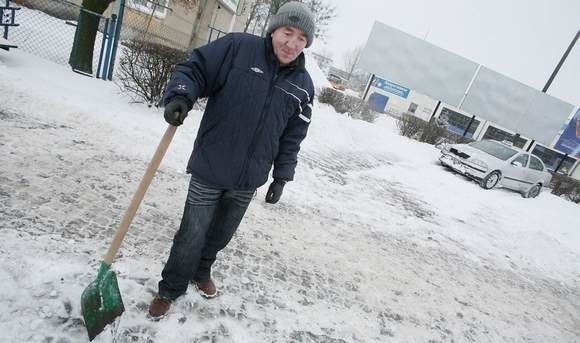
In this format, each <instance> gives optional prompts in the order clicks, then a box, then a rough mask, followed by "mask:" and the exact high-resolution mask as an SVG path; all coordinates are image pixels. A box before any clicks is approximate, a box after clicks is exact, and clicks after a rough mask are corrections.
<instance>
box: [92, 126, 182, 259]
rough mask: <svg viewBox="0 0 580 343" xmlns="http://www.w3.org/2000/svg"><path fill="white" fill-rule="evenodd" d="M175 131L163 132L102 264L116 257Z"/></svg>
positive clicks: (169, 129)
mask: <svg viewBox="0 0 580 343" xmlns="http://www.w3.org/2000/svg"><path fill="white" fill-rule="evenodd" d="M176 129H177V126H173V125H169V126H168V127H167V129H166V130H165V134H164V135H163V138H161V142H159V145H158V146H157V150H156V151H155V155H153V159H151V162H149V166H148V167H147V170H146V171H145V175H143V179H142V180H141V183H139V188H137V191H136V192H135V195H133V199H132V200H131V204H130V205H129V208H128V209H127V211H125V215H124V216H123V220H121V224H119V228H118V229H117V233H116V234H115V238H114V239H113V242H111V246H110V247H109V251H107V254H106V255H105V258H104V259H103V262H105V263H106V264H108V265H111V264H112V263H113V259H114V258H115V255H117V251H119V247H121V243H122V242H123V238H125V234H127V231H128V230H129V225H131V222H132V221H133V218H134V217H135V213H137V209H139V205H141V201H142V200H143V197H144V196H145V192H147V189H148V188H149V185H150V184H151V181H152V180H153V177H154V176H155V172H157V169H158V168H159V164H161V160H162V159H163V156H165V152H167V148H169V143H171V140H172V139H173V136H174V135H175V130H176Z"/></svg>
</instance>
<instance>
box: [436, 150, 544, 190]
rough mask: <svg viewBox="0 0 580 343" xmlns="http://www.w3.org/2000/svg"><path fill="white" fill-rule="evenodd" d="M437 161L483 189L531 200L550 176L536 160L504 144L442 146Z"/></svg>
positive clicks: (540, 161) (528, 154)
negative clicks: (506, 191)
mask: <svg viewBox="0 0 580 343" xmlns="http://www.w3.org/2000/svg"><path fill="white" fill-rule="evenodd" d="M439 161H440V162H441V164H442V165H444V166H446V167H449V168H451V169H453V170H455V171H457V172H459V173H461V174H463V175H466V176H468V177H470V178H472V179H475V180H477V181H479V185H480V186H481V187H483V188H485V189H492V188H494V187H495V186H497V185H498V184H501V186H502V187H505V188H509V189H513V190H516V191H519V192H521V194H522V196H523V197H525V198H535V197H537V196H538V194H540V191H541V190H542V186H547V185H548V184H549V183H550V180H551V179H552V175H551V174H550V173H549V172H548V171H547V170H546V167H545V166H544V163H543V162H542V160H540V159H539V158H538V157H537V156H535V155H532V154H530V153H529V152H526V151H524V150H522V149H519V148H516V147H514V146H513V145H511V144H509V143H505V142H498V141H493V140H482V141H475V142H472V143H469V144H453V145H444V146H443V147H442V148H441V157H439Z"/></svg>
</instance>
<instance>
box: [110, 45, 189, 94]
mask: <svg viewBox="0 0 580 343" xmlns="http://www.w3.org/2000/svg"><path fill="white" fill-rule="evenodd" d="M123 46H124V49H123V54H122V56H121V58H120V63H119V71H118V72H117V78H118V80H119V81H120V83H121V84H120V86H121V88H122V89H123V90H125V91H127V92H129V93H130V94H131V95H132V96H133V97H134V98H136V99H140V100H142V101H144V102H146V103H148V104H149V105H157V104H158V103H159V101H160V100H161V98H162V96H163V92H164V90H165V87H166V86H167V83H168V82H169V78H170V77H171V73H172V72H173V70H174V68H175V65H176V64H177V63H179V62H182V61H184V60H185V59H186V57H187V53H186V52H185V51H180V50H176V49H173V48H170V47H166V46H163V45H160V44H155V43H144V42H140V41H135V40H133V41H129V42H126V43H123Z"/></svg>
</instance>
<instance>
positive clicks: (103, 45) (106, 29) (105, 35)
mask: <svg viewBox="0 0 580 343" xmlns="http://www.w3.org/2000/svg"><path fill="white" fill-rule="evenodd" d="M108 33H109V18H107V19H105V27H104V28H103V39H101V53H100V54H99V65H98V66H97V78H99V75H101V67H102V66H103V56H104V55H105V48H106V47H107V40H108Z"/></svg>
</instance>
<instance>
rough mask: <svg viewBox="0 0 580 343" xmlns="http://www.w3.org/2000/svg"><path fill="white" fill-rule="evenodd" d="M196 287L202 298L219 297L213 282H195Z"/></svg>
mask: <svg viewBox="0 0 580 343" xmlns="http://www.w3.org/2000/svg"><path fill="white" fill-rule="evenodd" d="M194 284H195V287H196V288H197V290H198V291H199V294H201V296H202V297H204V298H207V299H211V298H215V297H216V296H217V295H218V291H217V288H216V287H215V284H214V283H213V281H212V280H208V281H201V282H200V281H194Z"/></svg>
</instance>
